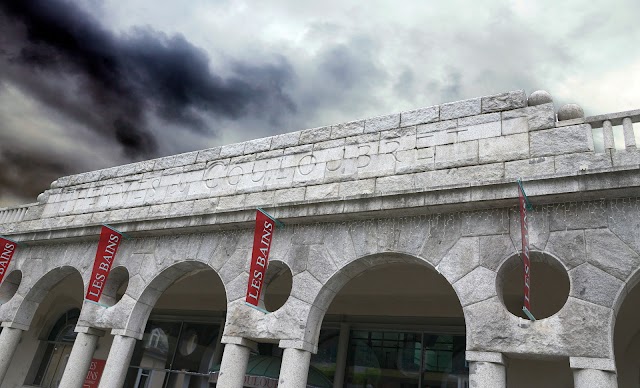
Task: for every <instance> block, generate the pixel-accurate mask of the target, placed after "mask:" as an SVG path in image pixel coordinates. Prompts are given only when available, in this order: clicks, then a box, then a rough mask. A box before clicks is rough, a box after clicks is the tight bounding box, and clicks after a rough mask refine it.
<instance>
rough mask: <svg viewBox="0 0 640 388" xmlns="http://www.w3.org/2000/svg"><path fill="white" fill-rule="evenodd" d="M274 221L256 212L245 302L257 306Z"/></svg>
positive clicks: (267, 262) (271, 239) (260, 212)
mask: <svg viewBox="0 0 640 388" xmlns="http://www.w3.org/2000/svg"><path fill="white" fill-rule="evenodd" d="M274 226H275V221H274V220H272V219H271V217H269V216H268V215H266V214H264V213H263V212H262V211H260V210H258V211H257V212H256V229H255V231H254V234H253V251H252V252H251V268H250V269H249V284H248V285H247V296H246V299H245V300H246V302H247V303H249V304H251V305H253V306H256V307H257V306H258V303H259V302H260V294H261V293H262V285H263V283H264V275H265V272H266V271H267V266H268V265H269V251H270V250H271V241H273V231H274V229H275V227H274Z"/></svg>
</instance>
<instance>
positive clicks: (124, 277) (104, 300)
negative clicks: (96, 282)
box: [99, 266, 129, 307]
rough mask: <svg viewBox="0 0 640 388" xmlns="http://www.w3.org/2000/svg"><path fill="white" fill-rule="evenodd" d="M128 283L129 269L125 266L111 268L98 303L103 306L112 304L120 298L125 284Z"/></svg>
mask: <svg viewBox="0 0 640 388" xmlns="http://www.w3.org/2000/svg"><path fill="white" fill-rule="evenodd" d="M128 285H129V271H127V269H126V268H125V267H122V266H119V267H115V268H113V269H111V272H110V273H109V278H108V279H107V282H106V284H105V285H104V289H103V290H102V295H100V301H99V303H100V304H101V305H104V306H109V307H111V306H113V305H115V304H116V303H118V302H119V301H120V299H122V296H123V295H124V293H125V291H126V290H127V286H128Z"/></svg>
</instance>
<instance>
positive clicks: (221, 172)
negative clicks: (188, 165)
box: [204, 162, 227, 189]
mask: <svg viewBox="0 0 640 388" xmlns="http://www.w3.org/2000/svg"><path fill="white" fill-rule="evenodd" d="M226 170H227V165H226V164H225V163H222V162H214V163H212V164H211V165H210V166H209V168H207V171H205V173H204V184H205V185H206V186H207V187H208V188H210V189H213V188H216V187H218V180H219V179H220V178H222V177H224V176H225V175H226Z"/></svg>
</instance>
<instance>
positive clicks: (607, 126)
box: [602, 120, 615, 153]
mask: <svg viewBox="0 0 640 388" xmlns="http://www.w3.org/2000/svg"><path fill="white" fill-rule="evenodd" d="M602 135H603V137H604V150H605V152H606V151H611V150H613V149H614V148H615V144H614V140H613V127H612V126H611V121H609V120H605V121H604V122H603V123H602ZM609 153H611V152H609Z"/></svg>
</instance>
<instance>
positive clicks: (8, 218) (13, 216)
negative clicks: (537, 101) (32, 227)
mask: <svg viewBox="0 0 640 388" xmlns="http://www.w3.org/2000/svg"><path fill="white" fill-rule="evenodd" d="M33 205H37V203H32V204H27V205H21V206H16V207H6V208H2V209H0V224H1V223H9V222H20V221H22V220H23V219H24V217H25V215H26V214H27V210H29V207H30V206H33Z"/></svg>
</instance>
